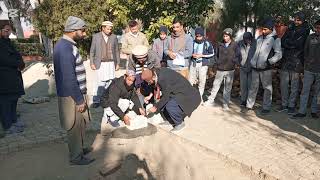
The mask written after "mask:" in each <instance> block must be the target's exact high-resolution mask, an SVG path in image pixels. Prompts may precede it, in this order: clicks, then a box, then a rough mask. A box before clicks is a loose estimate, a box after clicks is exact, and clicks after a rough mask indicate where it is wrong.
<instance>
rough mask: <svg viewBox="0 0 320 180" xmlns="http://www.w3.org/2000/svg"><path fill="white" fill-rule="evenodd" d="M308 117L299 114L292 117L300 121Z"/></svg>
mask: <svg viewBox="0 0 320 180" xmlns="http://www.w3.org/2000/svg"><path fill="white" fill-rule="evenodd" d="M304 117H306V114H302V113H298V114H295V115H293V116H292V118H293V119H300V118H304Z"/></svg>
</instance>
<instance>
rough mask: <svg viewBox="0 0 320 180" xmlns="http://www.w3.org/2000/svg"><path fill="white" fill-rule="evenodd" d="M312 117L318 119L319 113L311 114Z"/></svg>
mask: <svg viewBox="0 0 320 180" xmlns="http://www.w3.org/2000/svg"><path fill="white" fill-rule="evenodd" d="M311 117H312V118H314V119H318V118H319V116H318V114H317V113H311Z"/></svg>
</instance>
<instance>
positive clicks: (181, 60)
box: [172, 54, 186, 66]
mask: <svg viewBox="0 0 320 180" xmlns="http://www.w3.org/2000/svg"><path fill="white" fill-rule="evenodd" d="M185 63H186V62H185V60H184V57H183V56H181V55H180V54H176V58H175V59H174V60H172V64H174V65H177V66H185Z"/></svg>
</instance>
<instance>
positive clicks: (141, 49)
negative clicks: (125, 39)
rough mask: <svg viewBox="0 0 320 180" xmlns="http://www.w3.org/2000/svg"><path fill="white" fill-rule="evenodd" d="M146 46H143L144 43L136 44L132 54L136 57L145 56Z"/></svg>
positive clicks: (146, 52)
mask: <svg viewBox="0 0 320 180" xmlns="http://www.w3.org/2000/svg"><path fill="white" fill-rule="evenodd" d="M148 50H149V49H148V47H147V46H144V45H138V46H136V47H134V48H133V49H132V54H133V55H134V56H135V57H136V58H144V57H146V56H147V54H148Z"/></svg>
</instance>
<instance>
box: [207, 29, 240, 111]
mask: <svg viewBox="0 0 320 180" xmlns="http://www.w3.org/2000/svg"><path fill="white" fill-rule="evenodd" d="M232 32H233V31H232V29H231V28H227V29H225V30H224V31H223V42H222V43H219V44H218V47H217V53H216V56H217V62H216V66H217V69H218V70H217V74H216V76H215V79H214V82H213V87H212V91H211V95H210V96H209V97H208V101H206V102H204V104H203V105H204V106H214V105H215V103H214V100H215V99H216V95H217V93H218V91H219V89H220V86H221V83H222V82H223V86H224V88H223V109H224V110H229V102H230V96H231V90H232V84H233V76H234V69H235V65H236V64H239V61H240V58H241V54H240V50H239V46H238V45H237V43H236V42H235V41H233V39H232Z"/></svg>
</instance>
